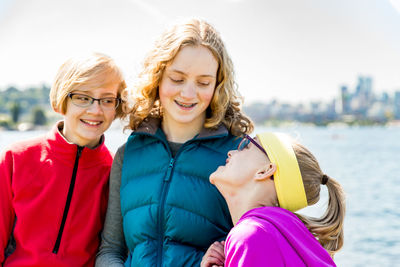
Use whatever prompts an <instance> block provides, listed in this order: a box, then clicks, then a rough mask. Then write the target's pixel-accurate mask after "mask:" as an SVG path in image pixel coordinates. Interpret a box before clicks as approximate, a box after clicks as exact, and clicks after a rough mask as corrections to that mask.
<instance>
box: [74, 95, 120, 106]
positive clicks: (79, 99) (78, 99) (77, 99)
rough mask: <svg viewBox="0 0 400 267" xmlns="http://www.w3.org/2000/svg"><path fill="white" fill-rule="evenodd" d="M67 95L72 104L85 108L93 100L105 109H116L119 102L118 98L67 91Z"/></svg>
mask: <svg viewBox="0 0 400 267" xmlns="http://www.w3.org/2000/svg"><path fill="white" fill-rule="evenodd" d="M68 97H69V98H71V101H72V104H74V105H75V106H78V107H82V108H87V107H89V106H91V105H92V104H93V103H94V101H98V102H99V105H100V106H101V107H102V108H103V109H106V110H111V109H116V108H117V107H118V105H119V103H120V102H121V99H120V98H115V97H103V98H94V97H91V96H88V95H84V94H76V93H69V94H68Z"/></svg>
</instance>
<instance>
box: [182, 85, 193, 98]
mask: <svg viewBox="0 0 400 267" xmlns="http://www.w3.org/2000/svg"><path fill="white" fill-rule="evenodd" d="M181 96H182V97H183V98H185V99H192V98H195V97H196V86H195V85H193V83H187V84H186V85H185V86H183V88H182V90H181Z"/></svg>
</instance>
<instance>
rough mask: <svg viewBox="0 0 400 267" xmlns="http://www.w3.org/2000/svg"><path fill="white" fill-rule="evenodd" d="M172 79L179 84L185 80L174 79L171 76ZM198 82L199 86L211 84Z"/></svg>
mask: <svg viewBox="0 0 400 267" xmlns="http://www.w3.org/2000/svg"><path fill="white" fill-rule="evenodd" d="M170 79H171V81H172V82H174V83H178V84H179V83H182V82H183V80H178V79H173V78H171V77H170ZM197 84H198V85H199V86H209V85H210V83H201V82H198V83H197Z"/></svg>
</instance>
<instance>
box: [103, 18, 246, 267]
mask: <svg viewBox="0 0 400 267" xmlns="http://www.w3.org/2000/svg"><path fill="white" fill-rule="evenodd" d="M135 89H137V91H132V90H126V91H125V92H124V94H123V99H124V100H125V106H124V108H125V112H127V113H128V116H129V125H128V126H127V128H130V129H131V130H133V133H132V134H131V135H130V137H129V138H128V140H127V142H126V143H125V144H124V145H123V146H122V147H121V148H120V149H119V150H118V152H117V154H116V156H115V160H114V163H113V167H112V174H111V178H110V181H111V182H110V200H109V207H108V211H107V218H106V222H105V228H104V231H103V241H102V245H101V248H100V252H99V254H98V258H97V265H98V266H110V265H111V264H116V265H118V266H122V265H123V264H124V262H125V265H126V266H199V265H200V262H201V259H202V257H203V255H204V253H205V251H206V250H207V248H208V247H209V246H210V245H211V244H212V243H213V242H214V241H217V240H222V239H225V238H226V235H227V233H228V232H229V230H230V229H231V227H232V220H231V218H230V215H229V210H228V207H227V204H226V202H225V200H224V199H223V197H222V195H221V194H220V193H219V192H218V190H217V189H216V188H215V187H214V186H213V185H211V184H210V182H209V180H208V177H209V175H210V174H211V173H212V172H213V171H214V170H215V169H216V168H217V167H218V166H219V165H221V164H222V163H224V162H225V159H226V153H227V152H228V151H229V150H231V149H232V148H234V147H236V146H237V145H238V142H239V139H238V138H237V137H238V136H242V135H243V134H246V133H249V132H251V131H252V130H253V124H252V122H251V121H250V119H249V118H247V117H246V116H245V115H244V114H243V112H242V111H241V97H240V95H239V92H238V90H237V86H236V84H235V81H234V70H233V64H232V61H231V59H230V57H229V55H228V53H227V51H226V49H225V46H224V43H223V42H222V39H221V37H220V35H219V33H218V32H217V31H216V30H215V29H214V28H213V27H212V26H211V25H210V24H209V23H207V22H205V21H203V20H199V19H190V20H189V21H186V22H183V23H179V24H176V25H174V26H172V27H171V28H169V29H168V30H167V31H165V32H164V33H163V34H162V35H161V36H160V38H159V39H158V40H157V41H156V42H155V45H154V47H153V49H152V50H151V51H150V52H149V53H148V54H147V56H146V58H145V60H144V64H143V69H142V71H141V72H140V74H139V76H138V81H137V83H136V86H135Z"/></svg>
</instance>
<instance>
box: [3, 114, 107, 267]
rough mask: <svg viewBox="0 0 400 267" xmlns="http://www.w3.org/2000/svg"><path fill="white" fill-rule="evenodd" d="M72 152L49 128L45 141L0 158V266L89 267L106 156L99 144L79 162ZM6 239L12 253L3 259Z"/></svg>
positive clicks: (99, 223)
mask: <svg viewBox="0 0 400 267" xmlns="http://www.w3.org/2000/svg"><path fill="white" fill-rule="evenodd" d="M61 123H62V122H61ZM77 151H78V146H77V145H74V144H70V143H68V142H67V141H66V140H65V139H64V137H63V136H62V135H61V134H60V132H59V130H58V127H57V126H55V127H54V128H53V130H52V131H50V132H49V133H48V134H47V135H45V136H43V137H39V138H35V139H30V140H27V141H22V142H19V143H16V144H13V145H11V146H10V148H8V149H6V150H5V151H3V152H2V153H1V156H0V265H1V264H3V265H4V266H6V267H10V266H18V267H21V266H42V267H45V266H52V267H53V266H93V265H94V262H95V258H96V252H97V250H98V246H99V242H100V233H101V230H102V227H103V222H104V217H105V212H106V209H107V199H108V178H109V173H110V168H111V163H112V155H111V153H110V152H109V150H108V149H107V148H106V146H105V145H104V142H102V144H100V145H99V146H98V147H97V148H95V149H89V148H87V147H85V148H83V150H82V152H81V155H80V157H79V158H77ZM76 164H77V169H76V175H74V165H76ZM73 176H74V177H75V179H73ZM73 180H75V182H73ZM71 182H72V185H71ZM68 195H70V196H69V197H68ZM68 198H69V200H70V202H69V204H68V200H67V199H68ZM67 206H68V207H69V208H68V207H67ZM63 222H64V223H63ZM11 235H13V236H14V238H15V242H16V248H15V251H14V252H13V253H12V254H11V255H10V256H8V257H7V258H5V255H4V251H5V248H6V247H7V243H8V241H9V239H10V236H11Z"/></svg>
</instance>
